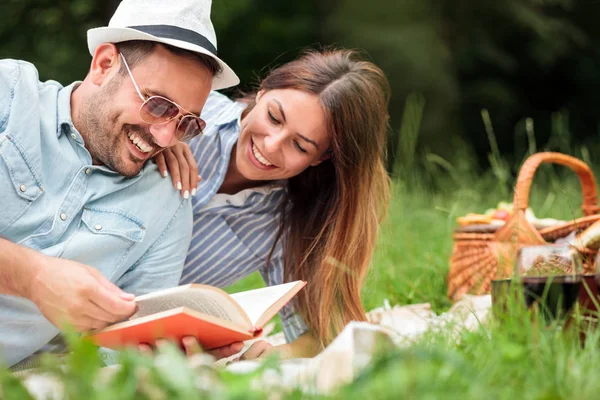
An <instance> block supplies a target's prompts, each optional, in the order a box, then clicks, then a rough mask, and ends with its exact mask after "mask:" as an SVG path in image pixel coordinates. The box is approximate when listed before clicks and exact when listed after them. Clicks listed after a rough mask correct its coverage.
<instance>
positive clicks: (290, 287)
mask: <svg viewBox="0 0 600 400" xmlns="http://www.w3.org/2000/svg"><path fill="white" fill-rule="evenodd" d="M300 284H302V286H301V287H303V286H304V284H303V282H301V281H295V282H290V283H284V284H282V285H274V286H268V287H265V288H261V289H255V290H248V291H246V292H240V293H235V294H232V295H231V297H233V299H234V300H235V301H237V303H238V304H239V305H240V307H242V308H243V309H244V311H245V312H246V314H247V315H248V317H249V318H250V321H252V324H254V325H255V326H256V324H257V322H259V320H260V319H261V317H262V316H263V314H265V313H266V312H267V311H269V309H270V308H271V307H272V306H274V305H275V303H277V302H279V301H280V300H283V299H284V298H285V297H286V296H289V295H288V293H289V292H290V291H293V292H294V294H296V293H297V290H295V291H294V289H295V288H297V286H298V285H300ZM298 290H299V289H298ZM290 298H291V297H290ZM288 300H289V299H285V301H284V302H283V303H282V304H280V305H279V308H277V310H275V312H274V314H275V313H277V311H279V310H280V309H281V308H282V307H283V306H284V305H285V303H287V301H288ZM265 322H266V321H265Z"/></svg>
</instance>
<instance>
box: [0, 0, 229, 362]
mask: <svg viewBox="0 0 600 400" xmlns="http://www.w3.org/2000/svg"><path fill="white" fill-rule="evenodd" d="M164 4H165V2H164V1H159V0H124V1H122V3H121V4H120V5H119V8H118V9H117V11H116V12H115V14H114V16H113V18H112V19H111V21H110V23H109V26H108V27H104V28H97V29H92V30H90V31H89V32H88V46H89V50H90V53H91V54H92V56H93V59H92V62H91V67H90V70H89V73H88V75H87V76H86V78H85V80H84V81H83V82H80V83H79V82H76V83H74V84H72V85H70V86H67V87H64V88H63V87H61V86H60V85H59V84H57V83H56V82H52V81H49V82H45V83H40V82H38V75H37V71H36V69H35V68H34V66H33V65H31V64H28V63H26V62H21V61H15V60H1V61H0V192H1V195H0V266H1V267H0V362H4V363H7V364H8V365H14V364H16V363H18V362H19V361H21V360H23V359H25V358H26V357H28V356H30V355H31V354H32V353H34V352H36V351H38V350H39V349H40V348H42V347H43V346H44V345H46V344H47V343H48V342H49V341H50V340H51V339H52V338H53V337H54V336H56V335H57V334H58V333H59V327H62V326H63V324H65V323H69V324H71V325H72V326H74V327H75V328H76V329H78V330H82V331H83V330H89V329H96V328H101V327H104V326H106V325H108V324H110V323H113V322H116V321H119V320H122V319H125V318H127V317H129V316H130V315H132V314H133V312H134V311H135V301H134V295H139V294H143V293H148V292H151V291H154V290H158V289H162V288H165V287H170V286H176V285H177V284H178V282H179V278H180V274H181V268H182V264H183V261H184V259H185V255H186V251H187V247H188V244H189V239H190V234H191V224H192V217H191V208H190V202H189V200H188V199H186V198H184V199H182V198H181V197H180V196H179V195H178V192H176V191H174V190H173V188H172V187H171V186H170V184H169V182H168V180H166V179H161V177H160V174H159V173H158V172H157V169H156V167H155V165H154V164H153V163H148V160H149V159H151V158H152V157H154V156H155V155H156V154H158V153H159V152H160V151H162V150H163V149H164V148H166V147H169V146H172V145H173V144H175V143H177V141H178V140H182V139H186V138H190V137H193V136H195V135H198V134H200V133H201V130H202V128H203V126H204V122H203V121H202V120H201V119H200V118H199V115H200V112H201V110H202V107H203V105H204V102H205V101H206V99H207V97H208V94H209V92H210V90H211V89H221V88H225V87H228V86H233V85H236V84H237V83H238V82H239V80H238V78H237V76H236V75H235V73H234V72H233V71H232V70H231V69H230V68H229V67H228V66H227V65H226V64H225V63H224V62H223V61H221V60H220V59H219V58H218V57H217V56H216V38H215V34H214V29H213V26H212V23H211V21H210V7H211V2H210V0H179V1H177V2H172V3H170V4H169V7H168V8H161V7H164ZM184 197H189V195H187V194H186V196H184Z"/></svg>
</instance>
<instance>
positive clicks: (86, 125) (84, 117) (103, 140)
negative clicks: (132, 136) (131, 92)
mask: <svg viewBox="0 0 600 400" xmlns="http://www.w3.org/2000/svg"><path fill="white" fill-rule="evenodd" d="M118 88H119V82H117V79H116V78H113V80H112V81H111V82H110V83H109V84H108V86H107V87H106V88H104V89H103V90H102V92H101V93H100V94H98V95H92V96H89V97H88V98H87V99H86V102H85V103H84V105H83V107H82V108H81V112H80V115H79V121H80V123H81V127H80V128H79V130H80V133H81V135H82V136H83V138H84V140H85V147H86V149H87V150H88V151H89V153H90V155H91V157H92V160H93V162H94V163H95V164H102V165H105V166H106V167H108V168H110V169H112V170H113V171H115V172H117V173H119V174H120V175H123V176H126V177H133V176H136V175H137V174H139V173H140V171H141V169H142V167H143V166H144V164H143V163H136V164H134V163H133V160H132V163H131V164H129V163H127V162H126V161H124V160H123V159H122V158H121V147H122V146H121V145H120V143H121V140H123V139H122V138H121V136H122V135H125V133H124V131H125V126H124V127H122V128H121V129H119V131H115V128H114V127H117V121H118V115H119V113H118V112H117V111H116V110H112V109H111V107H110V104H111V99H113V98H114V95H115V93H116V92H117V91H118ZM127 126H128V127H129V128H130V129H129V130H130V131H136V129H135V128H138V129H141V128H140V127H137V126H134V125H127ZM144 136H145V135H144Z"/></svg>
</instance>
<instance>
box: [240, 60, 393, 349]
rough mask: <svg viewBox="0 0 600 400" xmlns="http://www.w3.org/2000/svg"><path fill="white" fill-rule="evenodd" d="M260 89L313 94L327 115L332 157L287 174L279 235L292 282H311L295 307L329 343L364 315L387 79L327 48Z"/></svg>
mask: <svg viewBox="0 0 600 400" xmlns="http://www.w3.org/2000/svg"><path fill="white" fill-rule="evenodd" d="M260 89H261V90H265V91H268V90H273V89H297V90H301V91H303V92H307V93H312V94H314V95H317V96H318V97H319V99H320V102H321V105H322V106H323V109H324V110H325V114H326V120H327V132H328V133H329V135H330V142H331V147H330V149H329V153H328V154H329V155H330V158H329V159H328V160H326V161H324V162H322V163H321V164H319V165H318V166H315V167H309V168H308V169H306V170H305V171H304V172H303V173H301V174H300V175H298V176H295V177H293V178H290V179H289V180H288V197H287V199H286V201H284V203H283V204H282V205H281V208H280V213H281V224H280V229H279V235H278V240H280V239H282V238H283V245H284V260H285V277H286V280H288V281H289V280H305V281H307V282H308V284H307V286H306V288H305V289H304V290H302V291H301V292H300V294H299V296H298V297H297V299H296V303H295V306H296V307H295V308H296V310H297V312H299V313H300V315H301V316H302V317H303V319H304V321H305V322H306V324H307V325H308V327H309V329H310V330H311V333H312V334H313V335H314V336H315V337H316V338H317V339H318V340H319V341H320V344H321V346H324V345H326V344H327V343H329V342H330V341H331V340H332V339H333V338H334V337H335V335H337V334H338V333H339V332H340V331H341V329H342V328H343V327H344V326H345V325H346V324H347V323H348V322H350V321H352V320H365V312H364V309H363V306H362V303H361V299H360V291H361V287H362V285H363V282H364V278H365V275H366V272H367V269H368V267H369V264H370V262H371V256H372V254H373V248H374V246H375V241H376V238H377V233H378V228H379V223H380V221H381V219H382V218H383V216H384V214H385V212H386V210H387V205H388V200H389V178H388V175H387V173H386V170H385V167H384V165H385V164H384V162H385V160H384V158H385V157H384V156H385V147H386V145H385V140H386V133H387V128H388V112H387V108H388V102H389V96H390V89H389V83H388V80H387V78H386V77H385V75H384V73H383V72H382V71H381V69H379V68H378V67H377V66H375V65H374V64H373V63H371V62H368V61H365V60H364V59H362V58H361V57H360V55H359V54H358V53H357V52H355V51H352V50H326V51H322V52H316V51H311V52H308V53H306V54H304V55H303V56H301V57H300V58H298V59H296V60H295V61H292V62H290V63H287V64H284V65H283V66H281V67H279V68H276V69H274V70H272V71H271V72H270V73H269V75H268V76H267V77H266V78H265V79H264V80H263V81H262V83H261V85H260ZM251 106H252V105H251ZM273 248H274V247H273ZM271 254H272V251H271ZM269 258H270V257H269Z"/></svg>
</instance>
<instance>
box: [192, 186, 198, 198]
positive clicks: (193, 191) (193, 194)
mask: <svg viewBox="0 0 600 400" xmlns="http://www.w3.org/2000/svg"><path fill="white" fill-rule="evenodd" d="M196 193H197V190H196V188H193V189H192V196H195V195H196Z"/></svg>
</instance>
